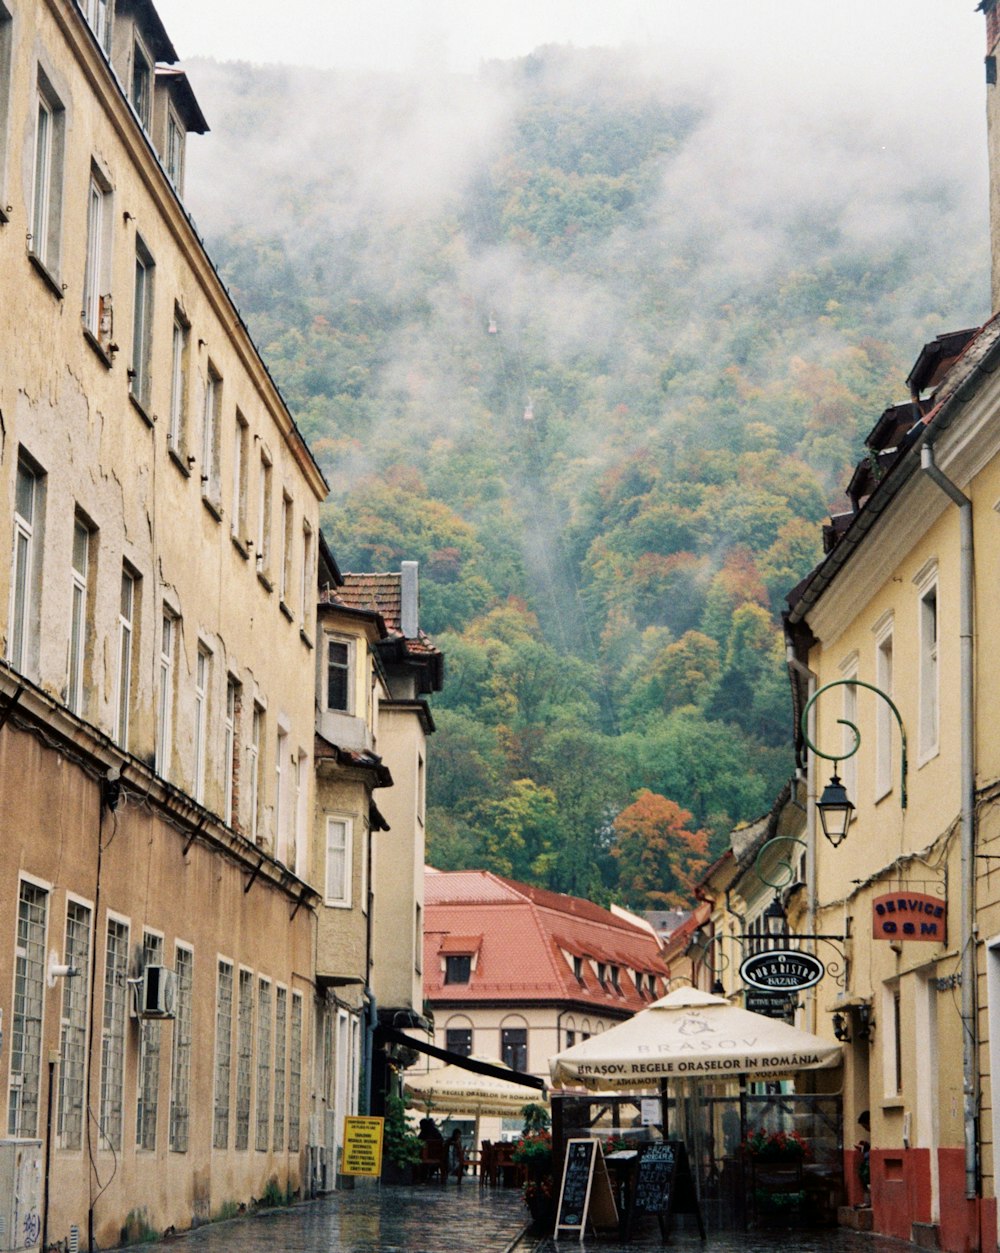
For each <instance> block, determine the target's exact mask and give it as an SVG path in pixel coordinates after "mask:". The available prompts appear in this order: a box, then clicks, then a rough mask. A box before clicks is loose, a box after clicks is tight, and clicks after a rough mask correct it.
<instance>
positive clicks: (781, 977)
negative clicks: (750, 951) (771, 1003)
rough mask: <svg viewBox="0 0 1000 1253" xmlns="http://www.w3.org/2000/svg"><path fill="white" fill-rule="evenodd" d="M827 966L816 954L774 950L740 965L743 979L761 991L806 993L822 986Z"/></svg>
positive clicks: (788, 949) (755, 956)
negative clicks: (812, 988)
mask: <svg viewBox="0 0 1000 1253" xmlns="http://www.w3.org/2000/svg"><path fill="white" fill-rule="evenodd" d="M825 974H826V967H825V966H824V965H823V963H822V962H821V961H820V959H819V958H818V957H814V956H813V955H812V953H803V952H800V951H799V950H798V949H791V948H772V949H769V950H768V951H767V952H766V953H754V955H753V956H752V957H747V958H745V959H744V961H743V963H742V964H741V966H740V978H741V979H742V980H743V982H744V983H748V984H749V985H750V987H752V988H757V989H758V990H759V991H761V992H804V991H805V990H806V988H811V987H813V986H814V985H815V984H817V983H819V981H820V979H822V978H823V976H824V975H825Z"/></svg>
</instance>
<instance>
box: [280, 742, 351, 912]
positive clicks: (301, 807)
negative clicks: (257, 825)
mask: <svg viewBox="0 0 1000 1253" xmlns="http://www.w3.org/2000/svg"><path fill="white" fill-rule="evenodd" d="M308 765H309V756H308V754H307V753H306V751H305V749H302V748H300V749H299V755H298V757H297V758H296V759H295V762H294V763H293V769H294V771H295V797H294V800H293V804H294V805H295V832H294V841H295V844H294V847H293V848H292V849H290V850H289V857H290V859H291V866H292V869H293V870H294V871H295V873H296V874H297V875H298V876H299V878H304V877H305V866H306V835H305V832H306V802H307V798H308V791H307V789H306V788H305V787H304V786H303V781H304V780H305V779H307V778H308V777H309V776H308ZM363 857H364V849H362V858H363ZM365 869H366V865H365V861H364V860H362V862H361V884H362V889H361V898H362V899H361V908H362V909H365V908H367V888H366V886H365V884H366V879H365Z"/></svg>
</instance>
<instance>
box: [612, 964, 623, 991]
mask: <svg viewBox="0 0 1000 1253" xmlns="http://www.w3.org/2000/svg"><path fill="white" fill-rule="evenodd" d="M611 986H612V987H613V988H614V990H615V991H616V992H617V993H618V994H619V995H621V990H622V989H621V982H620V977H619V974H618V967H617V966H612V967H611Z"/></svg>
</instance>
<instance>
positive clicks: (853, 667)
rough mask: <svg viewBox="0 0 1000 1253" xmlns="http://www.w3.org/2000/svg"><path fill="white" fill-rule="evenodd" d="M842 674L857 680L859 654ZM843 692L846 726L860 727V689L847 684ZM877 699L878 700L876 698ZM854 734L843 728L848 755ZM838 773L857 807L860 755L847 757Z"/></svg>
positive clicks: (847, 662)
mask: <svg viewBox="0 0 1000 1253" xmlns="http://www.w3.org/2000/svg"><path fill="white" fill-rule="evenodd" d="M840 673H841V675H842V676H843V677H844V678H845V679H856V678H857V677H858V654H857V653H856V652H855V653H852V654H851V655H850V657H848V658H847V659H846V660H845V661H844V662H842V663H841V666H840ZM840 690H841V691H842V692H843V697H842V700H843V710H842V712H841V715H840V716H841V718H843V720H844V722H845V724H846V723H848V722H849V723H851V724H852V725H853V726H857V725H858V689H857V687H855V685H854V684H853V683H845V684H844V686H843V687H842V688H841V689H840ZM876 699H878V698H877V697H876ZM854 738H855V737H854V732H853V731H852V730H851V728H850V727H849V726H846V725H845V726H843V727H841V748H842V750H843V751H844V752H845V753H846V752H849V751H850V750H851V749H853V748H854ZM837 773H838V774H839V775H840V778H841V781H842V783H843V784H844V790H845V791H846V792H847V795H848V796H849V797H850V799H851V800H852V801H853V803H854V804H855V805H856V804H857V803H858V796H859V792H858V754H857V753H853V754H852V755H851V756H850V757H845V758H844V760H843V761H841V762H838V763H837Z"/></svg>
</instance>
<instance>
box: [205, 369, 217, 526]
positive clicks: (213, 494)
mask: <svg viewBox="0 0 1000 1253" xmlns="http://www.w3.org/2000/svg"><path fill="white" fill-rule="evenodd" d="M221 408H222V375H221V374H220V373H219V372H218V370H217V369H216V368H215V366H214V365H213V364H212V363H211V362H209V363H208V373H207V374H206V375H205V392H204V396H203V397H202V410H201V497H202V500H204V501H206V502H208V504H210V505H211V506H212V507H213V508H214V509H215V510H216V511H218V507H219V413H220V411H221Z"/></svg>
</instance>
